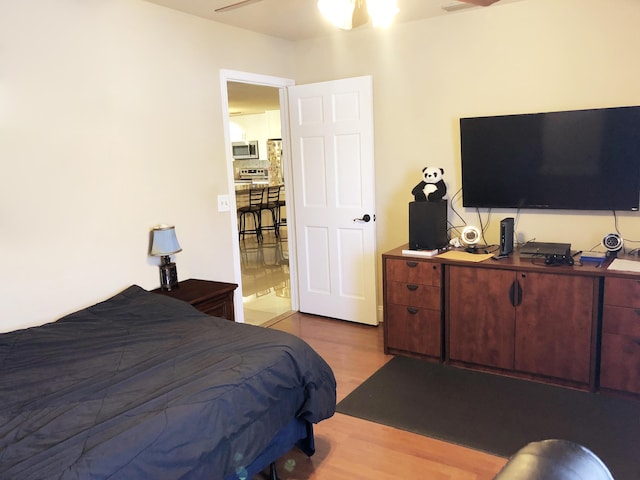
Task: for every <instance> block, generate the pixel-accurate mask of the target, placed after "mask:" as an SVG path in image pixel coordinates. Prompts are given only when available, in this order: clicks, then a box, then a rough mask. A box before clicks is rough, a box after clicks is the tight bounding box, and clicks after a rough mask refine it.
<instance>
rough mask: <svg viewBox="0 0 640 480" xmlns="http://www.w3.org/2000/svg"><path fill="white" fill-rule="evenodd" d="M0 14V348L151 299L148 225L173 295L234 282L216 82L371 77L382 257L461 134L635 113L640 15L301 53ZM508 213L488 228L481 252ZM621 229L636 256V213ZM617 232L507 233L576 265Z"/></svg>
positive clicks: (57, 10) (63, 12)
mask: <svg viewBox="0 0 640 480" xmlns="http://www.w3.org/2000/svg"><path fill="white" fill-rule="evenodd" d="M0 2H1V3H0V9H1V11H0V163H1V164H2V167H3V169H2V176H3V182H2V187H1V188H0V225H1V226H0V228H1V230H0V232H1V235H0V252H2V255H3V262H2V266H3V269H2V271H3V272H4V273H5V276H4V278H3V282H2V286H1V287H0V330H11V329H14V328H20V327H24V326H29V325H36V324H39V323H44V322H47V321H50V320H53V319H55V318H56V317H58V316H60V315H61V314H63V313H67V312H70V311H73V310H75V309H77V308H81V307H83V306H86V305H89V304H91V303H94V302H95V301H98V300H101V299H104V298H106V297H107V296H109V295H111V294H113V293H115V292H116V291H118V290H120V289H122V288H124V287H126V286H127V285H130V284H131V283H137V284H139V285H141V286H142V287H145V288H153V287H155V286H157V285H158V271H157V267H156V262H155V261H154V260H150V259H149V258H147V255H146V250H147V232H148V230H149V228H150V227H151V226H153V225H154V224H156V223H159V222H167V223H173V224H175V225H176V231H177V234H178V239H179V240H180V243H181V244H182V247H183V249H184V251H183V252H181V253H179V254H178V255H177V256H176V259H177V263H178V273H179V276H180V278H188V277H201V278H214V279H218V280H227V281H230V280H233V275H234V273H233V265H232V263H233V259H232V256H231V255H229V252H230V251H231V249H232V245H233V242H234V239H235V232H232V231H231V222H230V220H229V213H228V212H224V213H219V212H217V209H216V197H217V195H218V194H224V193H228V191H227V190H228V175H229V172H228V166H227V163H226V158H225V147H224V133H223V123H222V122H223V118H222V111H221V104H220V80H219V78H220V69H231V70H239V71H246V72H253V73H259V74H264V75H273V76H278V77H286V78H295V79H296V82H297V83H299V84H300V83H308V82H315V81H322V80H330V79H335V78H344V77H351V76H358V75H367V74H371V75H372V76H373V82H374V104H375V134H376V140H375V148H376V177H377V182H376V194H377V219H378V222H377V228H378V249H379V253H382V252H384V251H385V250H388V249H390V248H393V247H395V246H397V245H400V244H403V243H405V242H406V241H407V230H408V227H407V203H408V202H409V201H411V200H412V197H411V195H410V192H411V188H412V187H413V186H414V185H415V184H416V183H417V182H418V181H419V179H420V170H421V168H422V167H423V166H425V165H433V166H442V167H444V168H445V171H446V174H445V178H446V180H447V182H448V184H449V190H450V192H451V193H453V192H455V191H456V190H457V189H458V188H459V184H460V158H459V152H458V149H459V147H458V133H459V132H458V129H457V121H458V118H459V117H461V116H472V115H490V114H500V113H519V112H533V111H544V110H562V109H572V108H591V107H606V106H617V105H640V82H638V78H640V60H639V58H640V57H638V54H637V52H638V51H640V35H639V34H638V28H637V26H638V25H640V2H638V1H637V0H606V1H604V0H524V1H522V2H516V3H513V4H508V5H504V6H500V7H499V8H494V7H489V8H485V9H474V10H470V11H466V12H464V13H456V14H451V15H448V16H446V17H442V18H437V19H431V20H426V21H420V22H412V23H409V24H405V25H397V26H395V27H394V28H392V29H391V30H389V31H386V32H379V31H376V32H371V31H366V30H365V31H354V32H350V33H349V34H348V35H338V36H336V37H332V38H327V39H321V40H315V41H306V42H301V43H299V44H296V45H293V44H291V43H289V42H285V41H282V40H277V39H273V38H269V37H264V36H260V35H255V34H252V33H248V32H242V31H240V30H237V29H233V28H227V27H224V26H221V25H219V24H215V23H212V22H209V21H206V20H203V19H199V18H196V17H191V16H188V15H184V14H181V13H178V12H174V11H171V10H168V9H165V8H163V7H159V6H157V5H154V4H151V3H148V2H145V1H142V0H93V1H91V2H79V1H75V0H56V1H55V2H52V1H47V0H29V1H28V2H9V1H3V0H0ZM455 207H456V209H457V210H458V212H460V214H461V215H462V216H463V217H464V218H465V219H466V220H467V222H469V223H470V224H476V225H477V217H476V214H475V211H472V210H464V209H462V207H461V206H460V204H459V203H456V205H455ZM515 213H516V212H514V211H510V210H508V211H494V212H492V215H491V218H492V223H491V226H490V230H489V234H488V237H487V240H488V241H489V242H497V238H498V235H497V229H498V223H499V219H500V218H502V217H503V216H510V215H514V214H515ZM482 216H483V219H485V220H486V219H487V212H486V211H483V212H482ZM619 227H620V230H621V232H622V233H623V234H624V236H625V238H635V239H640V222H638V214H636V213H620V214H619ZM613 230H614V221H613V217H612V216H611V215H610V214H600V213H594V212H585V213H576V212H553V213H545V212H531V211H527V212H523V213H522V214H521V215H520V221H519V223H518V232H519V234H520V236H521V237H524V238H526V239H530V238H532V237H536V238H537V239H538V240H548V241H570V242H572V243H573V244H574V246H575V247H576V248H581V249H589V248H591V247H592V246H593V245H594V244H596V243H598V242H599V241H600V239H601V238H602V236H603V234H605V233H609V232H611V231H613ZM378 283H380V279H378ZM380 298H381V297H380Z"/></svg>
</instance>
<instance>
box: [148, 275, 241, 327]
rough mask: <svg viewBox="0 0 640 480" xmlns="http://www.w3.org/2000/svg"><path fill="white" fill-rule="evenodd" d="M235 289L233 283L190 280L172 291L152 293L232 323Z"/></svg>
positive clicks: (180, 283) (233, 318) (179, 284)
mask: <svg viewBox="0 0 640 480" xmlns="http://www.w3.org/2000/svg"><path fill="white" fill-rule="evenodd" d="M236 288H238V285H236V284H235V283H224V282H214V281H212V280H198V279H195V278H190V279H189V280H184V281H182V282H179V283H178V288H176V289H174V290H171V291H166V290H162V289H160V288H156V289H155V290H152V292H154V293H159V294H161V295H166V296H168V297H171V298H177V299H178V300H183V301H185V302H187V303H190V304H191V305H193V306H194V307H196V308H197V309H198V310H200V311H201V312H203V313H206V314H207V315H211V316H214V317H222V318H226V319H227V320H231V321H232V322H234V321H235V316H234V310H233V292H234V291H235V289H236Z"/></svg>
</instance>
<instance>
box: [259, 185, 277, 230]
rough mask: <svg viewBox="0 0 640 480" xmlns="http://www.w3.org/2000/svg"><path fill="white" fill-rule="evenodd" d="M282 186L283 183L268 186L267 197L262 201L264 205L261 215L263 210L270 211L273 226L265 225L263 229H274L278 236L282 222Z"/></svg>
mask: <svg viewBox="0 0 640 480" xmlns="http://www.w3.org/2000/svg"><path fill="white" fill-rule="evenodd" d="M281 188H282V186H281V185H276V186H273V187H267V196H266V198H263V201H262V207H261V209H260V215H262V212H263V211H265V210H266V211H268V212H269V213H271V222H272V223H271V226H270V227H265V226H262V227H261V229H262V230H273V232H274V233H275V234H276V237H279V236H280V230H279V222H280V215H279V214H280V206H279V202H280V189H281Z"/></svg>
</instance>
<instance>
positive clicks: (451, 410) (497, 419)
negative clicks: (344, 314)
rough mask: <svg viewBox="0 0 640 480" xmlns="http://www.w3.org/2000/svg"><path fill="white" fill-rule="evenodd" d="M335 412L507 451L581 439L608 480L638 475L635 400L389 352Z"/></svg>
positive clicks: (638, 404) (639, 414)
mask: <svg viewBox="0 0 640 480" xmlns="http://www.w3.org/2000/svg"><path fill="white" fill-rule="evenodd" d="M337 411H338V412H340V413H344V414H346V415H351V416H354V417H359V418H363V419H366V420H370V421H372V422H376V423H381V424H384V425H389V426H392V427H395V428H399V429H401V430H406V431H410V432H414V433H418V434H420V435H425V436H428V437H432V438H437V439H440V440H444V441H447V442H451V443H455V444H458V445H463V446H465V447H470V448H473V449H476V450H481V451H485V452H488V453H491V454H494V455H499V456H503V457H509V456H511V455H513V454H514V453H515V452H516V451H517V450H518V449H520V448H521V447H523V446H524V445H526V444H527V443H529V442H532V441H536V440H544V439H549V438H561V439H567V440H572V441H574V442H577V443H579V444H581V445H584V446H585V447H587V448H588V449H590V450H591V451H593V452H594V453H595V454H596V455H598V456H599V457H600V458H601V459H602V460H603V461H604V462H605V464H607V466H608V467H609V469H610V470H611V473H612V474H613V476H614V478H615V479H616V480H639V479H640V401H637V400H633V399H628V398H621V397H616V396H610V395H605V394H594V393H589V392H581V391H577V390H573V389H568V388H562V387H555V386H551V385H545V384H541V383H537V382H529V381H525V380H519V379H513V378H508V377H503V376H499V375H491V374H487V373H482V372H474V371H470V370H465V369H460V368H454V367H450V366H448V365H442V364H436V363H431V362H425V361H421V360H416V359H412V358H406V357H400V356H397V357H395V358H393V359H392V360H391V361H389V362H388V363H387V364H386V365H384V366H383V367H382V368H381V369H380V370H378V371H377V372H376V373H374V374H373V375H372V376H371V377H370V378H369V379H368V380H366V381H365V382H364V383H363V384H362V385H361V386H360V387H358V388H357V389H356V390H355V391H354V392H352V393H351V394H350V395H349V396H347V397H346V398H345V399H344V400H342V401H341V402H340V403H339V404H338V407H337Z"/></svg>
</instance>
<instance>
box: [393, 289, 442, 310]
mask: <svg viewBox="0 0 640 480" xmlns="http://www.w3.org/2000/svg"><path fill="white" fill-rule="evenodd" d="M440 292H441V290H440V288H439V287H432V286H429V285H424V284H421V283H399V282H387V304H389V305H391V304H396V305H404V306H410V307H419V308H430V309H432V310H440V305H441V303H442V302H441V301H440Z"/></svg>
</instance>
